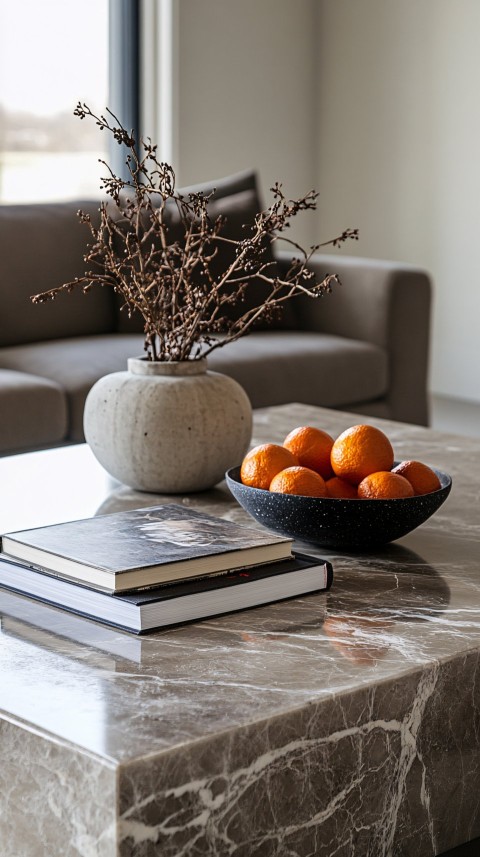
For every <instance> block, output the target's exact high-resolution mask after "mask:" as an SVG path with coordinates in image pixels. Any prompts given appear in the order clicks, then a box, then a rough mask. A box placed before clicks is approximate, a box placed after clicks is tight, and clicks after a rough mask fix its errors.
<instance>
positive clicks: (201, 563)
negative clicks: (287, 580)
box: [2, 503, 292, 592]
mask: <svg viewBox="0 0 480 857" xmlns="http://www.w3.org/2000/svg"><path fill="white" fill-rule="evenodd" d="M291 545H292V540H291V539H287V538H284V537H282V536H277V535H275V534H273V533H269V532H268V531H267V530H265V532H260V531H259V530H254V529H253V528H251V527H245V526H242V525H240V524H236V523H233V522H232V521H227V520H224V519H223V518H216V517H214V516H213V515H207V514H205V513H204V512H196V511H193V510H191V509H188V508H186V507H185V506H180V505H178V504H175V503H171V504H166V505H162V506H151V507H148V508H146V509H133V510H129V511H126V512H114V513H113V514H110V515H99V516H97V517H94V518H85V519H83V520H79V521H69V522H67V523H61V524H52V525H50V526H47V527H38V528H36V529H33V530H22V531H20V532H15V533H7V534H5V535H4V536H3V537H2V554H3V555H4V556H5V557H6V558H7V559H8V558H12V559H14V560H18V561H20V562H21V563H23V564H25V565H29V566H31V567H32V568H36V569H38V570H40V571H43V572H45V573H46V574H52V575H57V576H59V577H63V578H66V579H70V580H74V581H76V582H79V583H84V584H86V585H87V586H93V587H96V588H98V589H102V590H104V591H107V592H125V591H127V590H130V589H139V588H144V587H151V586H158V585H160V584H163V583H168V582H171V581H174V580H182V579H185V578H189V577H200V576H204V575H206V574H215V573H220V572H224V571H231V570H233V569H236V568H241V567H244V566H245V567H247V566H253V565H258V564H261V563H264V562H275V561H277V560H281V559H287V558H288V557H291V555H292V550H291Z"/></svg>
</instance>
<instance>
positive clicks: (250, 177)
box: [117, 171, 296, 332]
mask: <svg viewBox="0 0 480 857" xmlns="http://www.w3.org/2000/svg"><path fill="white" fill-rule="evenodd" d="M199 190H202V191H203V192H204V193H205V195H208V194H210V193H212V192H213V191H214V193H213V196H212V199H211V201H210V203H209V207H208V210H209V213H210V216H211V218H212V220H215V219H216V218H217V217H218V216H219V215H222V216H223V217H225V223H224V226H223V229H222V231H221V233H220V234H221V236H222V237H223V238H225V239H228V240H232V239H236V240H239V239H241V238H243V237H247V236H248V235H249V234H250V228H249V227H252V226H253V225H254V223H255V217H256V215H257V214H258V213H259V212H260V211H261V210H262V208H263V206H262V203H261V200H260V197H259V192H258V185H257V175H256V173H255V172H254V171H246V172H242V173H237V174H235V175H233V176H230V177H227V178H223V179H219V180H218V181H210V182H206V183H204V184H201V185H194V186H191V187H187V188H181V189H180V191H179V192H180V193H182V194H183V195H184V196H185V197H186V198H188V195H189V193H192V192H198V191H199ZM165 222H166V223H167V225H168V228H169V231H170V235H169V239H170V241H172V242H173V241H182V238H183V235H184V231H183V225H182V223H181V221H180V219H179V215H178V212H177V209H176V206H167V209H166V214H165ZM213 249H216V254H215V256H214V258H213V260H212V263H211V266H210V270H211V273H212V275H213V276H214V277H215V278H216V279H218V278H219V277H220V276H221V275H222V274H223V273H224V272H225V271H226V270H227V268H228V266H229V265H230V264H231V263H232V262H233V260H234V258H235V251H234V250H233V249H232V246H231V245H230V244H228V243H227V242H225V243H223V242H221V241H220V242H216V245H215V248H214V247H213V245H212V250H213ZM264 259H265V262H267V263H268V265H269V268H268V272H269V274H270V275H271V276H276V275H277V274H278V273H279V269H278V265H277V262H276V260H275V258H274V255H273V251H272V247H271V245H270V244H269V243H267V244H266V246H265V255H264ZM241 274H242V271H241V270H240V271H239V275H241ZM232 288H233V287H230V289H232ZM270 291H271V289H270V287H269V286H268V285H267V284H266V283H265V282H264V281H263V280H261V279H260V278H255V279H253V280H252V281H251V282H250V283H249V284H248V286H247V288H246V290H245V295H244V300H243V301H242V302H241V303H238V304H237V305H235V306H231V307H230V306H228V305H227V306H226V307H224V309H223V314H224V315H225V316H226V317H227V318H228V319H233V320H236V319H238V318H240V316H242V315H243V314H244V313H245V312H246V311H247V310H248V309H252V308H254V307H256V306H258V305H259V304H260V303H262V302H263V301H264V300H265V298H266V297H267V296H268V295H269V294H270ZM117 305H118V309H119V308H120V306H121V303H120V302H119V300H118V299H117ZM295 327H296V324H295V315H294V313H293V310H292V308H291V304H290V303H289V302H287V303H285V304H284V306H283V307H282V311H281V312H280V313H279V314H278V317H276V318H275V319H274V320H273V321H272V322H265V321H261V322H257V324H256V328H257V329H270V328H275V329H294V328H295ZM117 329H118V330H119V331H121V332H126V331H128V332H140V331H142V330H143V323H142V320H141V318H140V316H139V315H138V314H134V315H132V317H131V318H129V317H128V314H127V312H126V310H125V309H123V310H122V311H121V312H119V313H118V316H117Z"/></svg>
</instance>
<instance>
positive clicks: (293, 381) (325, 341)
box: [208, 331, 388, 408]
mask: <svg viewBox="0 0 480 857" xmlns="http://www.w3.org/2000/svg"><path fill="white" fill-rule="evenodd" d="M208 362H209V367H210V369H213V370H215V371H217V372H225V373H226V374H227V375H231V376H232V378H235V380H236V381H238V382H239V383H240V384H241V385H242V387H243V388H244V389H245V391H246V392H247V394H248V395H249V397H250V400H251V402H252V406H253V407H254V408H260V407H267V406H269V405H279V404H284V403H285V402H302V403H304V404H308V405H320V406H323V407H331V408H339V407H343V406H348V405H352V404H355V403H356V402H364V401H370V400H374V399H377V398H379V397H380V396H383V395H384V394H385V392H386V390H387V385H388V362H387V354H386V352H385V351H384V349H383V348H379V347H377V346H375V345H370V344H369V343H366V342H358V341H356V340H354V339H344V338H343V337H339V336H333V335H330V334H326V333H325V334H324V333H302V332H290V331H282V332H280V331H269V332H263V331H262V332H258V333H257V332H255V333H252V334H251V335H250V336H245V337H243V338H241V339H239V340H237V341H236V342H231V343H229V344H228V345H225V346H223V347H222V348H219V349H218V350H217V351H214V352H212V354H211V355H210V356H209V358H208Z"/></svg>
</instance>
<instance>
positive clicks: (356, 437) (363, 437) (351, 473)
mask: <svg viewBox="0 0 480 857" xmlns="http://www.w3.org/2000/svg"><path fill="white" fill-rule="evenodd" d="M393 458H394V456H393V447H392V444H391V443H390V441H389V439H388V437H387V436H386V434H384V433H383V431H380V429H377V428H375V427H374V426H370V425H356V426H351V428H348V429H347V430H346V431H344V432H342V434H341V435H339V437H337V439H336V441H335V442H334V444H333V446H332V452H331V455H330V461H331V464H332V468H333V470H334V473H335V476H340V478H341V479H346V481H347V482H351V483H352V484H353V485H358V484H359V483H360V482H361V481H362V479H364V478H365V476H369V475H370V474H371V473H377V472H378V471H385V470H391V469H392V467H393Z"/></svg>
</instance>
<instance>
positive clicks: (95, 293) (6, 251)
mask: <svg viewBox="0 0 480 857" xmlns="http://www.w3.org/2000/svg"><path fill="white" fill-rule="evenodd" d="M80 208H81V209H82V210H84V211H86V212H88V213H89V214H91V215H92V217H93V216H95V215H96V214H98V202H95V201H92V200H88V201H87V200H75V201H73V202H61V203H35V204H24V205H0V306H1V315H0V347H1V346H10V345H21V344H24V343H26V342H37V341H41V340H46V339H63V338H64V337H70V336H82V335H92V334H99V333H106V332H109V331H111V330H113V328H114V301H113V297H112V294H111V293H110V289H103V288H93V289H91V290H90V292H89V293H88V294H86V295H85V294H83V292H82V290H81V288H79V289H78V290H76V293H73V294H68V293H65V294H61V295H59V296H58V297H57V298H56V299H55V300H54V301H48V303H46V304H32V302H31V299H30V298H31V296H32V295H35V294H38V293H39V292H43V291H47V290H48V289H51V288H54V287H56V286H61V285H63V283H66V282H69V281H70V280H73V279H74V278H75V277H78V276H81V275H82V274H83V273H84V271H85V263H84V261H83V254H84V253H85V250H86V247H87V244H88V243H89V241H90V239H91V235H90V231H89V229H88V227H87V226H86V225H85V224H82V223H80V222H79V220H78V217H77V216H76V212H77V211H78V209H80Z"/></svg>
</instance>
